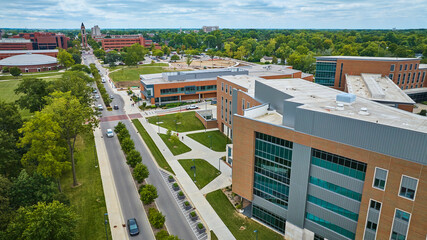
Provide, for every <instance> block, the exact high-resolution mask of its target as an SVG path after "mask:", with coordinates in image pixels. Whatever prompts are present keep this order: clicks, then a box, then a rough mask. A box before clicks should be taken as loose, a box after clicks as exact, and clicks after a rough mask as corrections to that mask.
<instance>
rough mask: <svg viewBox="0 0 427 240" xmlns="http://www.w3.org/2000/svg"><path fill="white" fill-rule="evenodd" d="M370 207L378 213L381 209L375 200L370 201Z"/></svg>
mask: <svg viewBox="0 0 427 240" xmlns="http://www.w3.org/2000/svg"><path fill="white" fill-rule="evenodd" d="M370 207H371V208H373V209H375V210H377V211H379V210H380V209H381V203H380V202H377V201H375V200H371V205H370Z"/></svg>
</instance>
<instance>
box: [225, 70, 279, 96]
mask: <svg viewBox="0 0 427 240" xmlns="http://www.w3.org/2000/svg"><path fill="white" fill-rule="evenodd" d="M221 78H222V79H224V80H226V81H229V82H231V83H234V84H236V85H238V86H240V87H242V88H245V89H247V94H248V95H249V96H251V97H255V80H261V79H262V78H260V77H256V76H248V75H239V76H221ZM274 80H275V79H272V80H270V81H274Z"/></svg>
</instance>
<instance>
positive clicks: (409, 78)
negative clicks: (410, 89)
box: [406, 73, 411, 83]
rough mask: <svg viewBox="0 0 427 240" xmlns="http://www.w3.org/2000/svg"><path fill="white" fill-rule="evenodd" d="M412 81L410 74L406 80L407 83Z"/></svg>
mask: <svg viewBox="0 0 427 240" xmlns="http://www.w3.org/2000/svg"><path fill="white" fill-rule="evenodd" d="M410 80H411V73H408V79H406V83H409V81H410Z"/></svg>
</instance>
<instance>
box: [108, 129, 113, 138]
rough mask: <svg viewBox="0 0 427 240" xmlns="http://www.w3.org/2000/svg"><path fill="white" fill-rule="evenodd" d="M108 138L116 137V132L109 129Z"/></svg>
mask: <svg viewBox="0 0 427 240" xmlns="http://www.w3.org/2000/svg"><path fill="white" fill-rule="evenodd" d="M107 137H114V132H113V130H111V129H110V128H109V129H107Z"/></svg>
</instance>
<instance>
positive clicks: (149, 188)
mask: <svg viewBox="0 0 427 240" xmlns="http://www.w3.org/2000/svg"><path fill="white" fill-rule="evenodd" d="M139 194H140V195H141V201H142V202H143V203H144V204H151V203H152V202H153V201H154V199H156V198H157V197H158V195H157V189H156V187H155V186H153V185H151V184H146V185H143V187H142V188H140V191H139Z"/></svg>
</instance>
